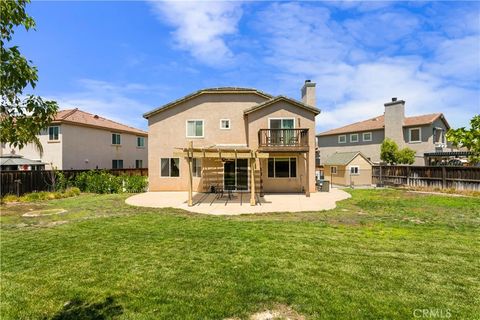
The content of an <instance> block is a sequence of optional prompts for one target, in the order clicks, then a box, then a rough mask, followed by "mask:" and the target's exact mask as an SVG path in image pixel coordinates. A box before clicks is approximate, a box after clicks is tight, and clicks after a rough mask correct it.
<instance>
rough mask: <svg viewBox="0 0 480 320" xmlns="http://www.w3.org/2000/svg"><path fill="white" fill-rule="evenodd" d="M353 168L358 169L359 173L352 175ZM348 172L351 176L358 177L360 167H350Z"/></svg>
mask: <svg viewBox="0 0 480 320" xmlns="http://www.w3.org/2000/svg"><path fill="white" fill-rule="evenodd" d="M353 168H356V169H357V173H352V169H353ZM348 172H350V175H351V176H358V175H360V166H349V167H348Z"/></svg>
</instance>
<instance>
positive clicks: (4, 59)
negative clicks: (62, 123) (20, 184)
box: [0, 0, 58, 153]
mask: <svg viewBox="0 0 480 320" xmlns="http://www.w3.org/2000/svg"><path fill="white" fill-rule="evenodd" d="M29 2H30V1H29V0H15V1H12V0H7V1H4V0H2V1H0V17H1V19H0V20H1V22H0V32H1V35H0V47H1V49H0V50H1V51H0V57H1V68H0V94H1V96H2V100H1V105H0V142H2V143H8V145H9V146H10V147H19V148H22V147H24V146H25V145H26V144H27V143H33V144H34V145H35V146H36V147H37V148H38V150H39V151H40V153H42V152H43V148H42V145H41V143H40V140H39V139H38V137H37V134H39V133H40V131H41V130H42V129H44V128H46V127H47V126H48V125H49V123H50V122H51V121H52V120H53V119H54V117H55V114H56V112H57V110H58V106H57V103H56V102H55V101H45V100H43V99H42V98H41V97H39V96H34V95H31V94H26V93H25V92H24V91H25V89H27V87H31V88H32V89H34V88H35V85H36V83H37V81H38V72H37V68H36V67H35V66H33V65H32V61H30V60H27V59H26V58H25V57H24V56H23V55H22V54H21V53H20V50H19V48H18V46H10V47H7V44H8V43H9V42H10V41H11V40H12V37H13V34H14V29H15V27H18V26H23V27H24V28H25V29H26V30H27V31H28V30H30V29H32V28H35V21H34V20H33V18H32V17H30V16H29V15H28V14H27V13H26V12H25V6H26V4H27V3H29Z"/></svg>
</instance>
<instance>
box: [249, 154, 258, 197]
mask: <svg viewBox="0 0 480 320" xmlns="http://www.w3.org/2000/svg"><path fill="white" fill-rule="evenodd" d="M256 204H257V203H256V200H255V158H253V157H252V158H250V205H251V206H254V205H256Z"/></svg>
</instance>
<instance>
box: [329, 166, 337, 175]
mask: <svg viewBox="0 0 480 320" xmlns="http://www.w3.org/2000/svg"><path fill="white" fill-rule="evenodd" d="M333 169H335V170H333ZM333 171H335V172H333ZM337 172H338V168H337V166H331V167H330V175H335V176H336V175H337Z"/></svg>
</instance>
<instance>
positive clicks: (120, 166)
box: [112, 160, 123, 169]
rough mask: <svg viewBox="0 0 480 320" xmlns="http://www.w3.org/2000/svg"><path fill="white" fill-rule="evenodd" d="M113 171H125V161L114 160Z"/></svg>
mask: <svg viewBox="0 0 480 320" xmlns="http://www.w3.org/2000/svg"><path fill="white" fill-rule="evenodd" d="M112 169H123V160H112Z"/></svg>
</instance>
